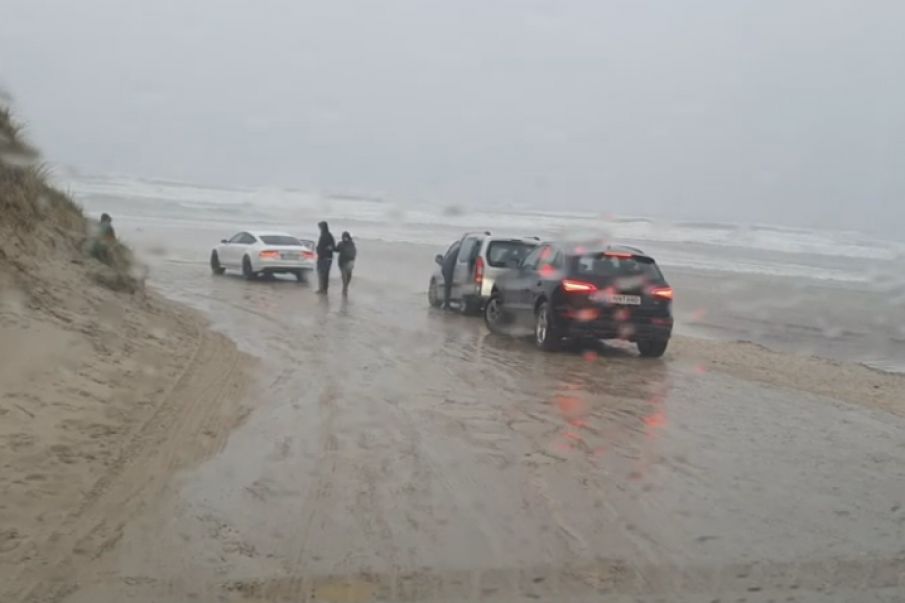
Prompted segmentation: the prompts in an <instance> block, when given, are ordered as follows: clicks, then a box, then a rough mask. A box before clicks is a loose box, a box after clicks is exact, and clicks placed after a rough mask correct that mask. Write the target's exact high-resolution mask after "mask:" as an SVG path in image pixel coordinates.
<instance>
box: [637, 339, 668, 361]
mask: <svg viewBox="0 0 905 603" xmlns="http://www.w3.org/2000/svg"><path fill="white" fill-rule="evenodd" d="M668 344H669V340H668V339H644V340H641V341H639V342H638V351H639V352H640V353H641V355H642V356H643V357H644V358H659V357H660V356H662V355H663V354H664V352H666V346H667V345H668Z"/></svg>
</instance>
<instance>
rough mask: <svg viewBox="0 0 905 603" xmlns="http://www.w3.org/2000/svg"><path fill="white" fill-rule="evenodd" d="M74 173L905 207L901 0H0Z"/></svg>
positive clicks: (493, 198) (13, 82)
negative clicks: (73, 0)
mask: <svg viewBox="0 0 905 603" xmlns="http://www.w3.org/2000/svg"><path fill="white" fill-rule="evenodd" d="M0 14H2V15H3V17H2V19H0V86H2V87H3V88H4V89H5V90H6V91H7V92H8V93H9V94H11V95H12V97H13V98H14V101H15V104H14V107H15V108H16V111H17V114H18V115H19V117H20V118H21V119H23V120H25V121H26V122H27V124H28V128H29V131H30V133H31V136H32V138H33V139H34V140H35V141H36V142H37V143H38V144H39V145H40V146H41V148H42V149H43V151H44V153H45V155H46V156H47V158H48V159H49V160H51V161H53V162H55V163H58V164H62V165H67V166H72V167H74V168H77V169H78V170H81V171H83V172H86V173H92V174H103V173H110V172H116V173H126V174H133V175H138V176H148V177H163V178H173V179H179V180H186V181H192V182H199V183H208V184H221V185H267V186H296V187H306V188H312V189H330V190H343V191H356V192H361V193H376V194H384V195H388V196H390V197H393V198H397V199H404V200H411V199H418V200H421V199H424V200H428V201H431V202H438V203H450V202H460V203H463V204H465V205H476V204H481V203H486V204H488V205H497V204H515V203H525V204H530V205H538V204H544V203H546V204H551V205H555V206H557V207H574V208H582V209H600V210H603V211H616V212H621V213H630V214H648V215H655V216H664V217H673V218H693V219H713V220H743V221H762V222H776V223H791V224H809V223H813V224H816V225H834V226H855V227H858V228H865V229H882V230H884V231H885V232H887V233H888V232H898V231H899V230H898V229H899V228H905V36H903V35H902V24H903V23H905V2H902V1H901V0H846V1H839V0H747V1H743V0H650V1H644V0H622V1H616V0H379V1H378V0H374V1H344V0H320V1H313V0H311V1H305V0H241V1H240V0H180V1H175V0H174V1H164V0H154V1H150V0H80V1H78V2H72V1H69V0H57V1H49V0H48V1H43V0H21V1H13V0H0Z"/></svg>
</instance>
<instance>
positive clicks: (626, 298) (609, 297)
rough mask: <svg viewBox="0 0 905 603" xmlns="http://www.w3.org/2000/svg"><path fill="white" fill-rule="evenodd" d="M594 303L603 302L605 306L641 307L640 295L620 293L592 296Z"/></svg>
mask: <svg viewBox="0 0 905 603" xmlns="http://www.w3.org/2000/svg"><path fill="white" fill-rule="evenodd" d="M592 299H594V301H599V302H603V303H605V304H618V305H620V306H640V305H641V296H640V295H622V294H619V293H603V292H601V293H597V294H595V295H593V296H592Z"/></svg>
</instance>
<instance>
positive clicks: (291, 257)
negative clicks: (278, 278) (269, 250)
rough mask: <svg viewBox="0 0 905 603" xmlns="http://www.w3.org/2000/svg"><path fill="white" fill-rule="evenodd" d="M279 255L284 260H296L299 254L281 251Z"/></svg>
mask: <svg viewBox="0 0 905 603" xmlns="http://www.w3.org/2000/svg"><path fill="white" fill-rule="evenodd" d="M280 257H281V258H283V259H284V260H297V259H299V254H297V253H281V254H280Z"/></svg>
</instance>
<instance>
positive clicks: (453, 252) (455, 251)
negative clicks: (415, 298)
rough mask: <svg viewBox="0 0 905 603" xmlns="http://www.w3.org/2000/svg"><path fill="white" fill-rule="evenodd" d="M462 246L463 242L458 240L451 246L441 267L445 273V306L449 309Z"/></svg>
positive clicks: (441, 270)
mask: <svg viewBox="0 0 905 603" xmlns="http://www.w3.org/2000/svg"><path fill="white" fill-rule="evenodd" d="M460 247H461V243H460V242H457V243H455V244H454V245H453V246H452V247H450V248H449V251H447V252H446V257H444V258H443V266H441V268H440V272H441V273H442V274H443V307H444V308H447V309H449V298H450V297H451V296H452V286H453V275H454V274H455V271H456V261H457V260H458V259H459V248H460Z"/></svg>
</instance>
